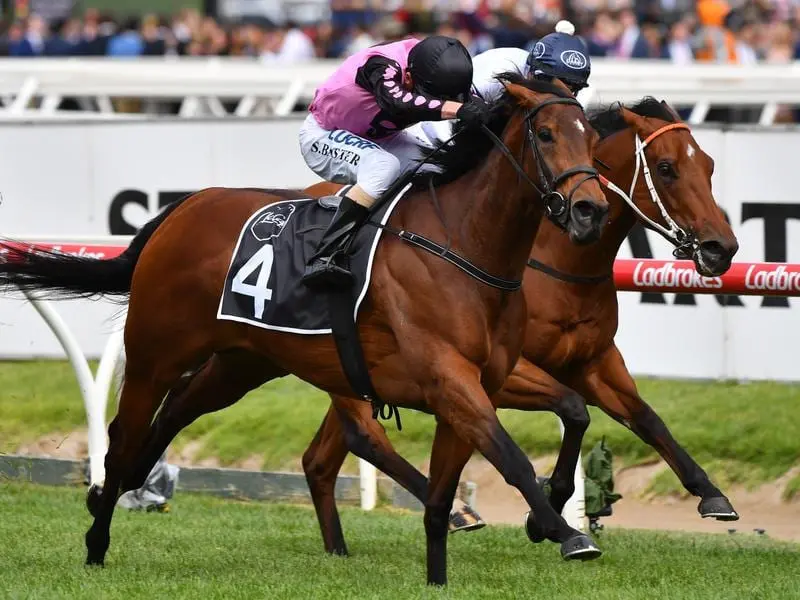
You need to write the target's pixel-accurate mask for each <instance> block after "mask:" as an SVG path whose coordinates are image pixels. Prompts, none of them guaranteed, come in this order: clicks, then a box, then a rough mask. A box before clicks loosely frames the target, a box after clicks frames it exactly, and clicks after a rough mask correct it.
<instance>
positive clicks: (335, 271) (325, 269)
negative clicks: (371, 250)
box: [303, 255, 355, 289]
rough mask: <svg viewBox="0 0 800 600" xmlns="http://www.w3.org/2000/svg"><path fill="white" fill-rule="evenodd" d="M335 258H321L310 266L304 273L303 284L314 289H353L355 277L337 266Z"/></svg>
mask: <svg viewBox="0 0 800 600" xmlns="http://www.w3.org/2000/svg"><path fill="white" fill-rule="evenodd" d="M334 256H335V255H334ZM334 256H330V257H325V258H319V259H317V260H315V261H313V262H312V263H311V264H310V265H308V266H307V267H306V268H305V271H304V273H303V283H304V284H305V285H307V286H308V287H310V288H312V289H331V288H336V289H342V288H347V287H353V284H354V283H355V277H354V276H353V274H352V273H351V272H350V271H349V270H348V269H345V268H344V267H340V266H339V265H337V264H336V262H334Z"/></svg>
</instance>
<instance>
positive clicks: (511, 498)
mask: <svg viewBox="0 0 800 600" xmlns="http://www.w3.org/2000/svg"><path fill="white" fill-rule="evenodd" d="M201 447H202V446H201V444H200V442H189V443H188V444H186V445H184V446H183V447H182V448H181V450H179V451H175V450H172V449H170V451H169V452H168V455H167V456H168V460H169V462H170V463H171V464H175V465H178V466H203V467H219V466H220V462H219V460H217V459H216V458H213V457H206V458H202V459H200V458H198V457H199V455H200V449H201ZM87 450H88V446H87V438H86V431H85V430H79V431H74V432H71V433H69V434H51V435H47V436H43V437H42V438H40V439H38V440H36V441H34V442H32V443H28V444H23V445H21V446H20V447H19V448H17V450H16V453H17V454H22V455H29V456H49V457H52V458H64V459H80V458H84V457H85V456H86V455H87ZM531 462H532V464H533V466H534V469H536V472H537V473H539V474H542V473H549V472H550V471H551V470H552V468H553V465H554V464H555V456H544V457H541V458H537V459H534V460H533V461H531ZM230 466H231V467H234V468H241V469H252V470H258V469H260V467H261V457H259V456H257V455H254V456H252V457H249V458H247V459H244V460H242V461H239V462H237V463H236V464H234V465H230ZM666 468H667V466H666V465H665V464H664V463H663V462H658V463H654V464H648V465H642V466H636V467H629V468H625V469H621V470H620V471H618V472H617V474H616V476H615V483H616V488H617V490H618V491H619V492H620V493H621V494H622V495H623V498H622V500H620V501H619V502H617V503H616V504H614V514H613V516H611V517H608V518H605V519H602V520H601V522H602V523H603V524H604V525H605V526H606V527H624V528H632V529H660V530H679V531H697V532H704V533H723V534H727V532H728V530H729V529H735V530H736V534H735V535H742V534H754V531H753V530H754V529H764V530H765V531H766V535H768V536H770V537H774V538H776V539H783V540H792V541H798V542H800V501H797V500H796V501H794V502H785V501H784V500H783V499H782V494H783V489H784V487H785V486H786V484H787V483H788V482H789V481H790V480H791V479H792V478H793V477H794V476H795V475H796V474H797V473H798V472H800V467H797V468H795V469H792V470H791V471H789V472H788V473H787V474H785V475H784V476H783V477H781V478H780V479H778V480H776V481H774V482H772V483H769V484H766V485H763V486H761V487H759V488H758V489H757V490H755V491H749V490H744V489H736V488H734V489H731V490H726V493H728V497H729V498H730V499H731V502H732V503H733V505H734V507H735V508H736V510H737V511H738V512H739V515H740V517H741V518H740V520H739V521H736V522H734V523H722V522H719V521H714V520H709V519H702V518H700V515H698V513H697V503H698V499H697V498H676V497H666V498H664V497H659V498H655V499H645V498H642V497H641V493H642V491H643V490H645V489H647V487H648V485H649V484H650V481H651V480H652V479H653V477H655V476H656V475H658V474H659V473H660V472H661V471H663V470H664V469H666ZM298 470H299V465H298ZM422 470H423V472H427V465H424V466H423V469H422ZM464 478H465V479H468V480H470V481H474V482H475V483H477V485H478V495H477V507H476V508H477V510H478V512H479V513H480V514H481V516H482V517H483V518H484V519H485V520H486V522H487V523H507V524H513V525H521V524H522V519H523V515H524V514H525V513H526V512H527V510H528V506H527V504H526V503H525V502H524V500H523V499H522V497H521V496H520V494H519V493H518V492H517V491H516V490H515V489H513V488H511V487H510V486H509V485H508V484H506V483H505V481H503V479H502V477H500V475H499V473H497V471H496V470H495V469H494V467H492V466H491V465H490V464H489V463H487V462H486V461H484V460H483V459H479V458H473V459H472V460H471V461H470V462H469V464H468V465H467V467H466V469H465V471H464Z"/></svg>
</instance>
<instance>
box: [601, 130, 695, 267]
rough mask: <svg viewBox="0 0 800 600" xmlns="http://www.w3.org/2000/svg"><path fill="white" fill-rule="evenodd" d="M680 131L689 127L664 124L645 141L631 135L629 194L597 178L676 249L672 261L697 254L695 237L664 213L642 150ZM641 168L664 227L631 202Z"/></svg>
mask: <svg viewBox="0 0 800 600" xmlns="http://www.w3.org/2000/svg"><path fill="white" fill-rule="evenodd" d="M681 129H684V130H686V131H690V129H689V126H688V125H687V124H686V123H670V124H669V125H664V126H663V127H661V128H660V129H656V130H655V131H654V132H653V133H651V134H650V135H649V136H647V137H646V138H645V140H644V141H642V140H641V138H640V137H639V135H638V134H636V135H634V140H635V143H636V147H635V148H634V156H635V158H636V168H635V169H634V171H633V180H632V181H631V188H630V192H628V193H627V194H626V193H625V192H624V191H622V189H620V188H619V187H617V186H616V185H615V184H614V183H612V182H611V181H609V180H608V179H606V178H605V177H603V176H602V175H601V176H600V183H602V184H603V185H604V186H606V187H607V188H608V189H610V190H611V191H612V192H615V193H616V194H617V195H618V196H619V197H620V198H622V199H623V200H624V201H625V203H626V204H627V205H628V206H630V207H631V208H632V209H633V212H635V213H636V214H637V216H638V217H639V218H640V219H641V220H642V221H643V222H644V223H645V225H647V226H648V227H649V228H650V229H652V230H653V231H655V232H657V233H659V234H660V235H661V236H662V237H663V238H665V239H666V240H667V241H668V242H670V243H671V244H672V245H673V246H675V250H673V251H672V255H673V256H674V257H675V258H680V259H691V258H692V257H693V256H694V255H695V253H696V252H697V251H698V249H699V243H698V241H697V239H696V238H695V236H694V235H692V234H690V233H687V232H686V231H685V230H684V229H682V228H681V226H680V225H678V224H677V223H676V222H675V220H674V219H673V218H672V217H671V216H670V215H669V213H668V212H667V209H666V208H665V207H664V203H663V202H662V201H661V197H660V196H659V195H658V191H657V190H656V186H655V184H654V183H653V176H652V175H651V173H650V166H649V165H648V164H647V157H646V156H645V154H644V151H645V148H647V146H648V145H649V144H650V142H652V141H653V140H654V139H656V138H657V137H658V136H660V135H661V134H663V133H666V132H668V131H675V130H681ZM597 162H599V161H597ZM600 164H602V163H600ZM603 166H606V165H603ZM640 169H641V171H642V173H643V175H644V181H645V184H646V185H647V190H648V191H649V192H650V199H651V200H652V201H653V203H654V204H655V205H656V206H657V207H658V210H659V211H660V212H661V217H662V218H663V219H664V222H665V223H666V224H667V226H666V227H664V226H663V225H661V224H660V223H656V222H655V221H654V220H653V219H651V218H650V217H648V216H647V215H645V214H644V212H642V210H641V209H640V208H639V207H638V206H636V203H635V202H634V201H633V192H634V189H635V188H636V182H637V181H638V180H639V170H640Z"/></svg>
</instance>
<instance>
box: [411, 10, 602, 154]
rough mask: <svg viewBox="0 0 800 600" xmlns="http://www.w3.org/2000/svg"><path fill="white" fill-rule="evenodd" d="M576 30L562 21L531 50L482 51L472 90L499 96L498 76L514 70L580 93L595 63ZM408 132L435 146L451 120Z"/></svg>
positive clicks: (449, 130)
mask: <svg viewBox="0 0 800 600" xmlns="http://www.w3.org/2000/svg"><path fill="white" fill-rule="evenodd" d="M574 34H575V26H574V25H573V24H572V23H570V22H569V21H559V22H558V23H556V27H555V32H554V33H549V34H547V35H546V36H544V37H543V38H542V39H540V40H539V41H538V42H537V43H536V45H535V46H534V47H533V50H531V52H530V53H528V52H526V51H525V50H522V49H520V48H495V49H493V50H487V51H486V52H483V53H481V54H479V55H478V56H476V57H475V58H474V59H473V68H474V75H473V79H472V93H473V94H475V95H476V96H479V97H480V98H482V99H483V100H485V101H486V102H489V103H491V102H493V101H495V100H497V99H498V98H499V97H500V95H501V94H502V93H503V89H504V88H503V84H502V83H501V82H500V81H498V80H497V79H496V77H497V76H498V75H500V74H501V73H505V72H507V71H515V72H518V73H521V74H522V75H524V76H525V77H533V78H536V79H546V80H552V79H557V80H559V81H561V82H562V83H564V84H565V85H566V86H567V87H568V88H569V89H570V90H571V91H572V93H573V94H575V95H577V94H578V92H579V91H580V90H582V89H583V88H585V87H586V86H587V85H588V83H587V81H588V79H589V74H590V73H591V70H592V64H591V62H590V60H589V52H588V51H587V48H586V45H585V44H584V42H583V40H581V39H580V38H579V37H577V36H575V35H574ZM407 133H408V134H409V135H413V136H415V137H416V139H417V141H418V143H419V144H421V145H422V146H424V147H428V148H431V149H432V148H435V147H437V146H438V145H439V144H440V143H442V142H445V141H447V140H448V139H450V136H451V135H452V122H450V121H442V122H438V123H433V122H425V123H419V124H418V125H415V126H413V127H410V128H409V129H408V131H407Z"/></svg>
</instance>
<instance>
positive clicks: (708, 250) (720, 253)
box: [700, 240, 728, 260]
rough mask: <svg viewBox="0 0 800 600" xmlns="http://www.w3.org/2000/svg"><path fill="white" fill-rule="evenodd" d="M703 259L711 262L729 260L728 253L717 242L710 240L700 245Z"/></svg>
mask: <svg viewBox="0 0 800 600" xmlns="http://www.w3.org/2000/svg"><path fill="white" fill-rule="evenodd" d="M700 251H701V252H702V253H703V257H704V258H706V259H710V260H723V259H725V258H727V256H728V251H727V250H726V249H725V247H724V246H723V245H722V244H721V243H719V242H718V241H716V240H709V241H707V242H702V243H701V244H700Z"/></svg>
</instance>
